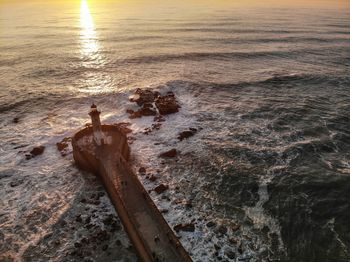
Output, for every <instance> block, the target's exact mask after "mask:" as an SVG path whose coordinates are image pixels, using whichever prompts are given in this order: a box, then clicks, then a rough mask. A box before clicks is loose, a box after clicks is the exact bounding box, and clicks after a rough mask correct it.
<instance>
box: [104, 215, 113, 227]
mask: <svg viewBox="0 0 350 262" xmlns="http://www.w3.org/2000/svg"><path fill="white" fill-rule="evenodd" d="M113 221H114V216H113V215H108V216H107V217H106V218H105V219H103V223H104V224H105V225H111V224H112V223H113Z"/></svg>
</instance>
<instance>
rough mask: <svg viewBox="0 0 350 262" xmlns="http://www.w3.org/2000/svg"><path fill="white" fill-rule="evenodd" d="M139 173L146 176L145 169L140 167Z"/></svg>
mask: <svg viewBox="0 0 350 262" xmlns="http://www.w3.org/2000/svg"><path fill="white" fill-rule="evenodd" d="M139 173H140V174H143V175H144V174H146V168H144V167H140V168H139Z"/></svg>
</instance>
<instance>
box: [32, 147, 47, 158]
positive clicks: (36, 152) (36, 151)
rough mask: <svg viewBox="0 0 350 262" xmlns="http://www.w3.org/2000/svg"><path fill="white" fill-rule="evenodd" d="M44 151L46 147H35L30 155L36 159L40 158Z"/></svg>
mask: <svg viewBox="0 0 350 262" xmlns="http://www.w3.org/2000/svg"><path fill="white" fill-rule="evenodd" d="M44 150H45V147H44V146H37V147H34V148H33V149H32V150H31V151H30V154H31V155H32V156H33V157H35V156H38V155H41V154H42V153H44Z"/></svg>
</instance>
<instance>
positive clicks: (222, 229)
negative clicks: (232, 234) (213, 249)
mask: <svg viewBox="0 0 350 262" xmlns="http://www.w3.org/2000/svg"><path fill="white" fill-rule="evenodd" d="M217 232H218V233H220V234H222V235H224V234H226V233H227V227H225V226H224V225H221V226H219V227H218V229H217Z"/></svg>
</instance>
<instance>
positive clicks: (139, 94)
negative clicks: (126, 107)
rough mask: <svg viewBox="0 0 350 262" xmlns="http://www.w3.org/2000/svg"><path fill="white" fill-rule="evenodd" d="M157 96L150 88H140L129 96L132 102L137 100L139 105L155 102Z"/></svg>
mask: <svg viewBox="0 0 350 262" xmlns="http://www.w3.org/2000/svg"><path fill="white" fill-rule="evenodd" d="M154 98H155V93H154V92H152V91H151V90H148V89H140V88H138V89H137V90H136V91H135V93H134V94H133V95H132V96H130V97H129V100H130V102H135V103H137V104H138V105H139V106H142V105H143V104H144V103H153V101H154Z"/></svg>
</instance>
